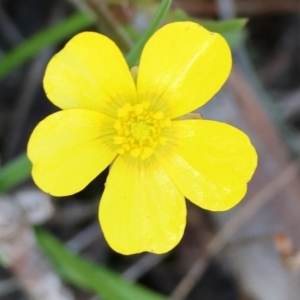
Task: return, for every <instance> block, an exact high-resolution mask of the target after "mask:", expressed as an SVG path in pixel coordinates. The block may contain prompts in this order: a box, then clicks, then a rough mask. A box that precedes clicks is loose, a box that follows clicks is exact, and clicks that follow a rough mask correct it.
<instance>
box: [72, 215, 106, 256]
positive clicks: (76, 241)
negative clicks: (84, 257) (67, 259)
mask: <svg viewBox="0 0 300 300" xmlns="http://www.w3.org/2000/svg"><path fill="white" fill-rule="evenodd" d="M99 237H103V235H102V232H101V230H100V228H99V222H98V221H97V222H94V223H92V224H91V225H89V226H88V227H86V228H84V229H83V230H82V231H80V232H79V233H78V234H76V235H75V236H74V237H72V238H71V239H70V240H69V241H68V242H67V243H66V246H67V247H68V248H69V249H70V250H72V252H74V253H79V252H81V251H83V250H84V249H85V248H87V247H88V246H89V245H90V244H92V243H93V242H94V241H95V240H96V239H97V238H99Z"/></svg>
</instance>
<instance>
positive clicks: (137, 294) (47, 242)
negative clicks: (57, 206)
mask: <svg viewBox="0 0 300 300" xmlns="http://www.w3.org/2000/svg"><path fill="white" fill-rule="evenodd" d="M36 237H37V241H38V243H39V245H40V247H41V248H42V250H43V251H44V253H45V254H46V256H47V257H48V259H49V260H50V261H51V262H52V264H53V266H54V268H55V269H56V270H57V271H58V272H59V274H60V275H61V276H62V278H63V279H65V280H66V281H67V282H69V283H70V284H74V285H76V286H78V287H81V288H83V289H85V290H88V291H91V292H94V293H95V294H97V295H98V296H99V297H101V298H103V299H105V300H132V299H141V300H167V298H166V297H164V296H161V295H159V294H156V293H154V292H152V291H151V290H148V289H146V288H144V287H142V286H140V285H138V284H133V283H129V282H127V281H125V280H124V279H122V277H121V276H120V275H119V274H118V273H116V272H113V271H111V270H110V269H108V268H105V267H103V266H99V265H96V264H95V263H92V262H89V261H88V260H86V259H83V258H81V257H80V256H78V255H75V254H73V253H71V252H70V251H69V250H68V249H67V248H66V247H65V246H64V245H63V244H62V243H61V242H59V241H58V240H57V239H56V238H55V237H54V236H52V235H51V234H50V233H48V232H46V231H45V230H42V229H41V228H36Z"/></svg>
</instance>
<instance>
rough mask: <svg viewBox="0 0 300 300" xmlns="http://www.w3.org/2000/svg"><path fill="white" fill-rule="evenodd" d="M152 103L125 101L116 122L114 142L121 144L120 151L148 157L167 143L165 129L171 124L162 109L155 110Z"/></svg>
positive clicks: (134, 155) (142, 157)
mask: <svg viewBox="0 0 300 300" xmlns="http://www.w3.org/2000/svg"><path fill="white" fill-rule="evenodd" d="M149 106H150V103H149V102H147V101H143V102H141V103H139V104H136V105H131V104H130V103H125V104H124V105H123V106H122V107H121V108H119V110H118V119H117V121H116V122H115V124H114V128H115V129H116V131H117V134H116V136H115V137H114V143H115V144H116V145H120V148H119V149H118V153H120V154H124V153H125V152H129V153H130V155H131V156H133V157H140V158H141V159H146V158H148V157H149V156H151V155H152V153H153V152H154V149H155V148H156V147H157V146H158V145H159V144H162V145H163V144H165V143H166V141H167V139H166V138H165V137H164V136H163V134H162V133H163V129H164V128H165V127H168V126H170V125H171V121H170V119H168V118H165V116H164V113H163V112H162V111H155V112H154V111H153V110H151V109H150V108H149Z"/></svg>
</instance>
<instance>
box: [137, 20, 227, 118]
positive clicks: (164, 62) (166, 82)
mask: <svg viewBox="0 0 300 300" xmlns="http://www.w3.org/2000/svg"><path fill="white" fill-rule="evenodd" d="M230 69H231V53H230V49H229V46H228V45H227V42H226V41H225V39H224V38H223V37H221V36H220V35H219V34H217V33H211V32H209V31H207V30H206V29H204V28H203V27H201V26H200V25H198V24H196V23H193V22H176V23H171V24H168V25H166V26H164V27H162V28H161V29H160V30H158V31H157V32H156V33H155V34H154V35H153V36H152V37H151V38H150V39H149V41H148V42H147V44H146V45H145V48H144V50H143V53H142V56H141V62H140V66H139V70H138V77H137V90H138V94H139V97H140V98H142V99H144V100H148V101H152V104H154V105H155V106H156V108H157V110H161V109H164V110H165V111H168V112H169V114H170V116H169V117H171V118H177V117H179V116H182V115H184V114H186V113H188V112H191V111H192V110H195V109H196V108H198V107H200V106H202V105H204V104H205V103H206V102H207V101H208V100H210V99H211V97H212V96H213V95H214V94H215V93H216V92H218V90H219V89H220V88H221V86H222V85H223V84H224V82H225V80H226V79H227V77H228V75H229V72H230Z"/></svg>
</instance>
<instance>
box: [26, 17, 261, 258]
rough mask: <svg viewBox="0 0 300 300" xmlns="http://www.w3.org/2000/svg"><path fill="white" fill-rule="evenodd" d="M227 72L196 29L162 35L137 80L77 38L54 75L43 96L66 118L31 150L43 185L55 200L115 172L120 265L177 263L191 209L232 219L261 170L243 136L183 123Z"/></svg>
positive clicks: (104, 217) (105, 225)
mask: <svg viewBox="0 0 300 300" xmlns="http://www.w3.org/2000/svg"><path fill="white" fill-rule="evenodd" d="M230 68H231V53H230V49H229V47H228V45H227V43H226V42H225V40H224V39H223V38H222V37H221V36H220V35H218V34H215V33H211V32H209V31H207V30H206V29H204V28H203V27H201V26H199V25H197V24H195V23H192V22H178V23H172V24H169V25H166V26H164V27H163V28H161V29H160V30H158V31H157V32H156V33H155V34H154V35H153V36H152V37H151V38H150V40H149V41H148V42H147V44H146V46H145V48H144V50H143V53H142V56H141V60H140V64H139V68H138V71H137V77H136V78H133V76H132V75H131V73H130V71H129V69H128V66H127V65H126V62H125V60H124V58H123V56H122V54H121V52H120V50H119V49H118V48H117V46H116V45H115V44H114V43H113V42H112V41H111V40H110V39H108V38H107V37H105V36H103V35H101V34H98V33H94V32H84V33H81V34H78V35H76V36H75V37H74V38H72V39H71V40H70V41H69V42H68V43H67V45H66V46H65V48H64V49H63V50H61V51H60V52H59V53H58V54H56V55H55V56H54V57H53V58H52V60H51V61H50V62H49V64H48V67H47V69H46V73H45V78H44V88H45V91H46V94H47V96H48V98H49V99H50V101H52V102H53V103H54V104H55V105H57V106H58V107H60V108H61V109H63V110H62V111H59V112H57V113H54V114H52V115H50V116H49V117H47V118H46V119H44V120H43V121H42V122H40V123H39V124H38V125H37V127H36V128H35V130H34V131H33V133H32V135H31V138H30V140H29V144H28V156H29V158H30V160H31V161H32V163H33V170H32V176H33V179H34V181H35V183H36V184H37V185H38V186H39V187H40V188H41V189H42V190H43V191H45V192H47V193H49V194H52V195H54V196H66V195H71V194H74V193H76V192H78V191H80V190H82V189H83V188H84V187H85V186H86V185H87V184H88V183H89V182H90V181H91V180H93V179H94V178H95V177H96V176H97V175H98V174H99V173H101V172H102V171H103V170H104V169H105V168H106V167H107V166H108V165H110V164H111V168H110V172H109V175H108V178H107V182H106V185H105V190H104V193H103V195H102V198H101V201H100V208H99V219H100V224H101V227H102V230H103V232H104V236H105V238H106V240H107V242H108V243H109V245H110V246H111V247H112V248H113V249H114V250H115V251H117V252H120V253H123V254H132V253H139V252H142V251H150V252H154V253H163V252H166V251H169V250H170V249H172V248H173V247H174V246H175V245H176V244H177V243H178V242H179V241H180V239H181V237H182V235H183V232H184V228H185V223H186V204H185V199H184V197H186V198H187V199H189V200H190V201H192V202H193V203H194V204H196V205H198V206H200V207H202V208H205V209H209V210H213V211H223V210H227V209H230V208H231V207H233V206H234V205H236V204H237V203H238V202H239V201H240V200H241V199H242V198H243V197H244V195H245V193H246V189H247V182H248V181H249V180H250V178H251V176H252V174H253V172H254V170H255V168H256V164H257V155H256V152H255V150H254V148H253V146H252V145H251V143H250V141H249V139H248V137H247V136H246V135H245V134H244V133H243V132H241V131H240V130H238V129H236V128H234V127H232V126H230V125H227V124H224V123H220V122H216V121H210V120H202V119H196V120H191V119H190V120H189V119H180V118H179V117H180V116H183V115H185V114H187V113H189V112H191V111H192V110H194V109H196V108H198V107H199V106H202V105H204V104H205V103H206V102H207V101H208V100H209V99H210V98H211V97H212V96H213V95H214V94H215V93H216V92H217V91H218V90H219V89H220V88H221V86H222V85H223V84H224V82H225V80H226V79H227V77H228V75H229V72H230ZM135 71H136V70H135Z"/></svg>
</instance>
